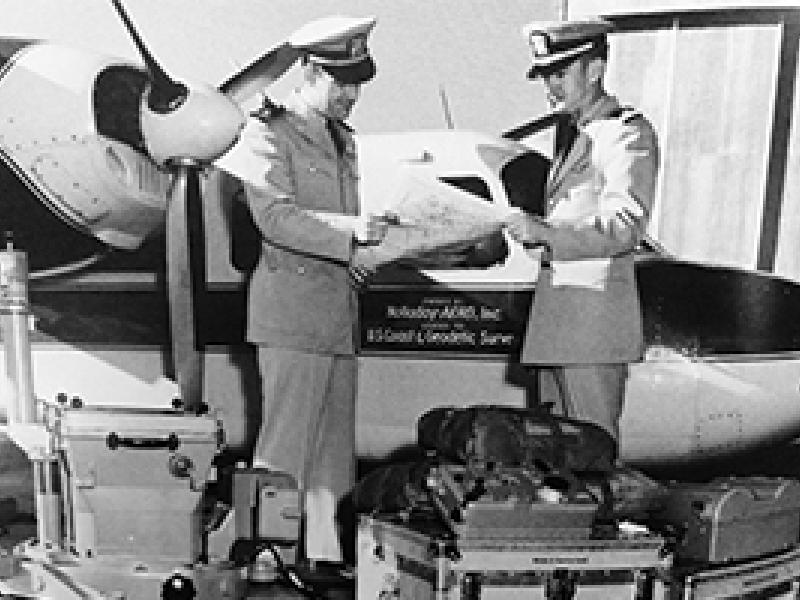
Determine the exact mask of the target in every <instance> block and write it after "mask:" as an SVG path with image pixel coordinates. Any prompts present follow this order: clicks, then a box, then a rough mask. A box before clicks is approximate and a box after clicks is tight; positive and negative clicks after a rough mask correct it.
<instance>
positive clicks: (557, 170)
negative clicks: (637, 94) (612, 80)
mask: <svg viewBox="0 0 800 600" xmlns="http://www.w3.org/2000/svg"><path fill="white" fill-rule="evenodd" d="M618 109H619V102H618V101H617V99H616V98H615V97H614V96H608V95H604V96H602V97H601V98H600V99H599V100H598V101H597V102H596V103H595V104H594V106H592V107H591V109H589V110H588V111H587V113H586V114H585V115H584V117H583V119H582V120H581V122H579V123H578V137H577V138H576V140H575V143H574V144H573V146H572V149H571V150H570V152H569V153H568V154H567V155H566V156H565V157H564V158H563V159H562V160H558V158H557V159H556V160H555V161H554V163H553V166H552V167H551V169H550V175H549V176H548V179H547V196H548V198H549V197H552V195H553V194H554V193H555V192H556V190H557V189H558V188H559V187H560V186H561V184H562V183H563V182H564V178H565V177H566V176H567V174H568V173H569V171H570V169H571V168H572V167H573V166H574V165H575V164H577V163H578V162H580V161H581V159H583V158H584V157H586V155H587V154H589V153H590V151H591V138H590V137H589V136H588V135H587V134H586V133H585V132H584V131H583V127H584V125H586V124H587V123H589V122H591V121H594V120H596V119H602V118H605V117H607V116H608V115H610V114H612V113H613V112H614V111H615V110H618Z"/></svg>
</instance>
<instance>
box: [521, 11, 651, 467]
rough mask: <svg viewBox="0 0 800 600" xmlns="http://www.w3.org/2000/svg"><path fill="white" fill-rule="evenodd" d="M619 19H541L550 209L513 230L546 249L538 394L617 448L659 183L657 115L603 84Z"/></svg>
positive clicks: (528, 342) (537, 316) (638, 345)
mask: <svg viewBox="0 0 800 600" xmlns="http://www.w3.org/2000/svg"><path fill="white" fill-rule="evenodd" d="M611 29H612V26H611V24H610V23H608V22H606V21H603V20H587V21H563V22H547V23H531V24H530V25H527V26H526V27H525V28H523V33H524V35H525V38H526V40H527V42H528V44H529V46H530V50H531V53H532V58H533V64H532V66H531V69H530V71H529V73H528V77H529V78H531V79H538V80H541V81H542V82H543V83H544V86H545V91H546V94H547V100H548V102H549V104H550V106H551V108H552V110H553V111H554V112H557V113H560V115H561V116H562V118H561V122H562V123H561V125H560V126H559V129H558V131H557V134H556V149H555V155H554V159H553V163H552V165H551V169H550V172H549V174H548V181H547V185H546V191H545V196H546V198H545V214H544V215H543V216H541V217H540V216H533V215H528V214H524V213H522V212H518V213H516V214H515V215H514V216H512V217H511V219H510V220H509V223H508V230H509V233H510V234H511V235H512V236H513V237H515V238H516V239H517V240H519V241H521V242H522V243H523V244H524V245H526V246H529V247H531V248H538V250H536V252H537V253H539V254H540V256H541V257H542V258H543V260H542V269H541V271H540V275H539V280H538V282H537V285H536V292H535V294H534V300H533V304H532V307H531V314H530V316H529V319H528V327H527V332H526V337H525V339H524V342H523V348H522V353H521V361H522V362H523V363H526V364H531V365H533V366H535V367H537V369H538V373H539V376H538V378H537V379H538V383H539V386H538V387H539V389H538V390H537V392H538V393H537V396H538V398H539V400H540V401H542V402H550V403H552V404H553V406H554V407H556V409H557V411H558V412H560V413H562V414H566V415H567V416H570V417H573V418H576V419H579V420H582V421H586V422H590V423H594V424H595V425H599V426H600V427H602V428H603V429H604V430H605V431H607V432H608V434H609V436H610V439H613V442H614V443H613V444H609V452H613V453H614V454H616V452H617V440H618V436H619V426H618V423H619V418H620V415H621V412H622V406H623V397H624V393H625V385H626V380H627V375H628V363H630V362H632V361H636V360H639V359H640V358H641V355H642V352H643V341H642V323H641V311H640V306H639V298H638V293H637V288H636V281H635V278H634V258H633V252H634V250H635V249H636V247H637V245H638V244H639V243H640V242H641V240H642V236H643V234H644V232H645V228H646V226H647V222H648V218H649V216H650V210H651V207H652V205H653V198H654V195H655V188H656V174H657V169H658V145H657V140H656V134H655V132H654V130H653V127H652V126H651V124H650V123H649V122H648V121H647V119H646V118H645V117H644V116H643V115H642V114H641V113H640V112H639V111H637V110H635V109H633V108H630V107H626V106H622V105H621V104H620V103H619V102H618V101H617V99H616V98H615V97H614V96H611V95H609V94H608V93H607V92H606V90H605V85H604V76H605V69H606V62H607V55H608V43H607V34H608V33H609V32H610V31H611Z"/></svg>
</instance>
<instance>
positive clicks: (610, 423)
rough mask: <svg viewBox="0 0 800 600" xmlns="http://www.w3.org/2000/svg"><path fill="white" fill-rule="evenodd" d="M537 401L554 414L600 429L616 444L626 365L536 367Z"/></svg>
mask: <svg viewBox="0 0 800 600" xmlns="http://www.w3.org/2000/svg"><path fill="white" fill-rule="evenodd" d="M537 369H538V375H537V379H538V401H539V402H541V403H549V404H551V405H552V407H553V412H554V413H555V414H557V415H563V416H565V417H570V418H572V419H578V420H580V421H588V422H589V423H594V424H595V425H599V426H600V427H602V428H603V429H605V430H606V431H608V432H609V433H610V434H611V436H612V437H613V438H614V439H615V440H617V441H619V418H620V415H621V414H622V407H623V403H624V399H625V383H626V381H627V379H628V365H627V364H624V363H623V364H604V365H576V366H572V365H570V366H558V367H537Z"/></svg>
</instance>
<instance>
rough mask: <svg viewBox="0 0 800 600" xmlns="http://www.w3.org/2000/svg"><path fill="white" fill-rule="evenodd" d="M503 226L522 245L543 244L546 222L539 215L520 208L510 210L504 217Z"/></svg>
mask: <svg viewBox="0 0 800 600" xmlns="http://www.w3.org/2000/svg"><path fill="white" fill-rule="evenodd" d="M505 226H506V229H507V230H508V233H509V235H510V236H511V237H512V238H513V239H515V240H516V241H518V242H519V243H520V244H522V245H523V246H536V245H538V244H544V242H545V240H546V231H547V229H548V227H547V224H546V223H545V222H544V221H543V220H542V219H541V217H537V216H535V215H529V214H527V213H524V212H523V211H521V210H514V211H512V212H511V213H510V214H509V215H508V217H506V219H505Z"/></svg>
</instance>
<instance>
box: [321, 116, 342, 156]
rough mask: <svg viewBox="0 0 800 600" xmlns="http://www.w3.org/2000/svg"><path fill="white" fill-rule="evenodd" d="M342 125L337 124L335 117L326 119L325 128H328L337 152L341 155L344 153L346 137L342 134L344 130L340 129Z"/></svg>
mask: <svg viewBox="0 0 800 600" xmlns="http://www.w3.org/2000/svg"><path fill="white" fill-rule="evenodd" d="M339 127H341V126H340V125H337V124H336V122H335V121H334V120H333V119H327V120H326V121H325V128H326V129H327V130H328V133H329V134H330V136H331V139H332V140H333V145H334V147H335V148H336V153H337V154H338V155H339V156H341V155H342V154H344V147H345V142H344V137H343V136H342V132H341V131H340V129H339Z"/></svg>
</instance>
